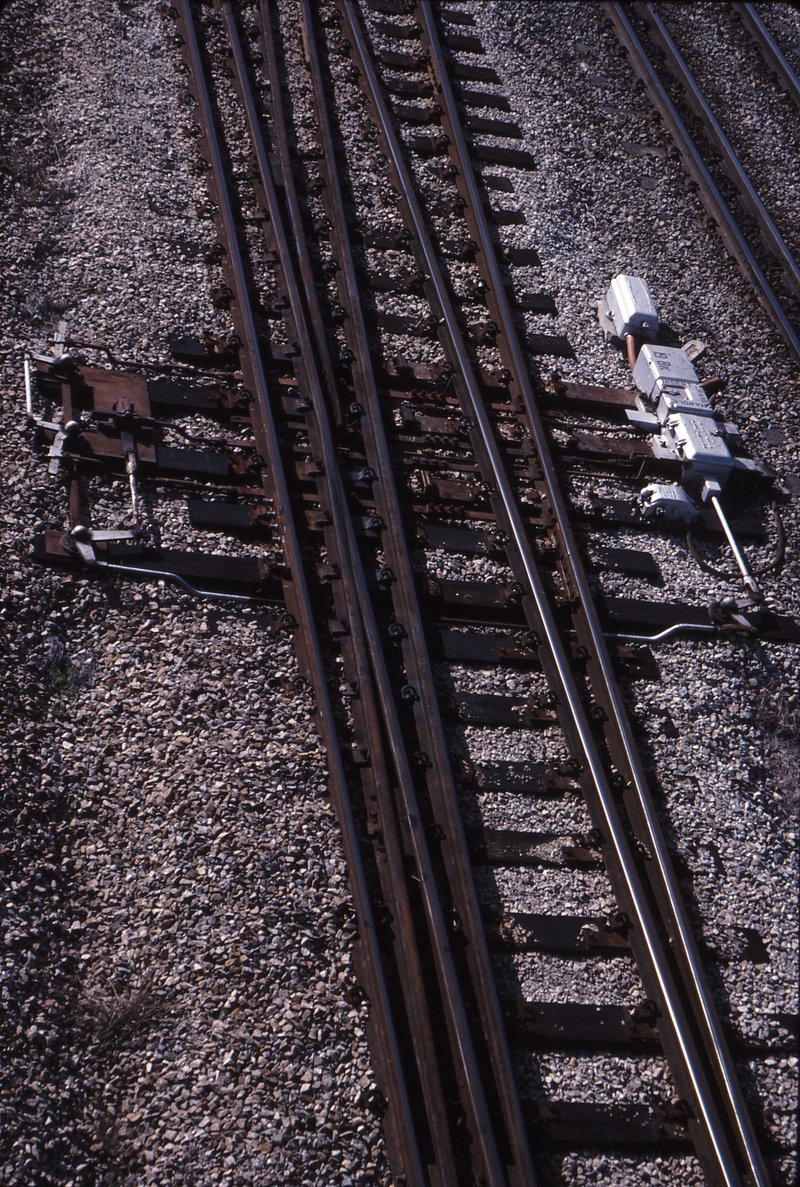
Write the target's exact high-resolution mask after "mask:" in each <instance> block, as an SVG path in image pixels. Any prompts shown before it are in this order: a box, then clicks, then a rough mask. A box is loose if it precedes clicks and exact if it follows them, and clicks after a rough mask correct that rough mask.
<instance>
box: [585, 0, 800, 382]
mask: <svg viewBox="0 0 800 1187" xmlns="http://www.w3.org/2000/svg"><path fill="white" fill-rule="evenodd" d="M605 8H606V11H607V12H608V14H609V17H610V18H611V20H612V22H613V24H614V27H615V29H616V32H617V36H618V38H619V40H620V43H621V44H622V45H623V46H624V47H625V49H626V50H627V51H628V54H629V57H630V61H631V65H632V66H633V69H634V70H635V72H636V74H637V75H638V76H639V78H640V79H641V80H642V82H643V83H644V86H645V90H646V91H647V94H648V95H649V97H650V101H651V102H652V104H653V106H654V107H655V108H656V109H657V110H658V111H659V113H660V114H661V118H662V119H663V121H664V125H665V127H666V129H667V131H668V132H669V134H670V136H671V137H672V139H673V141H674V142H675V145H676V146H677V149H678V152H679V153H680V156H681V161H682V162H683V166H684V168H685V170H686V172H687V173H688V174H689V176H690V177H691V178H692V180H693V181H694V182H695V183H696V184H697V187H698V193H699V196H700V200H701V202H702V203H703V205H704V206H705V208H706V210H707V211H708V214H709V215H710V217H711V218H712V219H713V220H714V222H715V223H716V225H717V227H718V228H719V233H720V237H721V239H722V242H723V243H724V244H725V247H726V249H727V250H728V252H729V253H730V254H731V256H732V257H733V258H734V259H735V260H736V263H737V264H738V266H739V271H740V272H741V273H742V275H743V276H744V278H745V280H746V281H747V282H748V284H749V285H750V286H751V288H752V289H753V291H754V292H755V294H756V296H757V297H758V299H759V301H760V302H761V304H762V306H763V307H764V309H765V310H766V312H767V314H768V315H769V318H770V320H771V321H772V323H773V324H774V326H775V327H776V329H777V330H778V331H779V333H780V334H781V337H782V338H783V339H784V341H785V342H786V345H787V346H788V348H789V352H790V354H791V355H792V357H793V358H794V359H795V361H796V362H800V337H798V334H797V332H796V330H795V328H794V326H793V325H792V323H791V322H790V321H789V319H788V317H787V316H786V311H785V310H784V308H783V306H782V305H781V303H780V301H779V300H778V297H777V296H776V294H775V292H774V290H773V288H772V286H771V285H770V283H769V281H768V280H767V278H766V276H765V275H764V272H763V271H762V268H761V265H760V264H759V262H758V260H757V259H756V257H755V255H754V253H753V250H752V248H751V247H750V244H749V243H748V242H747V240H746V239H745V237H744V235H743V234H742V232H741V230H740V229H739V225H738V223H737V222H736V219H735V218H734V216H733V214H732V213H731V210H730V208H729V206H728V204H727V203H726V201H725V199H724V198H723V197H722V194H721V193H720V191H719V189H718V187H717V184H716V182H715V181H714V179H713V177H712V176H711V174H710V173H709V171H708V169H707V167H706V165H705V162H704V161H703V158H702V156H701V155H700V152H699V150H698V148H697V145H696V144H695V142H694V140H693V139H692V137H691V136H690V135H689V132H688V130H687V128H686V125H685V124H684V122H683V120H682V119H681V117H680V115H679V114H678V111H677V108H676V107H675V104H674V103H673V102H672V100H671V99H670V97H669V95H668V94H667V91H666V89H665V87H664V84H663V83H662V82H661V79H660V78H659V77H658V74H657V73H656V70H655V68H654V66H653V64H652V62H651V61H650V59H649V58H648V56H647V54H646V53H645V51H644V48H643V46H642V43H641V42H640V41H639V38H638V37H637V36H636V33H635V31H634V29H633V27H632V25H631V23H630V21H629V20H628V18H627V16H626V15H625V11H624V9H623V7H622V4H620V3H607V4H606V5H605Z"/></svg>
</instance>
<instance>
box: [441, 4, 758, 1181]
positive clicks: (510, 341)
mask: <svg viewBox="0 0 800 1187" xmlns="http://www.w3.org/2000/svg"><path fill="white" fill-rule="evenodd" d="M419 7H420V9H421V15H423V20H424V28H425V31H426V32H427V36H428V39H430V46H431V52H432V56H433V59H434V65H436V69H437V74H438V76H439V81H440V83H442V88H443V90H442V94H443V97H444V100H445V104H444V106H445V109H446V112H449V113H451V115H452V119H451V121H450V123H451V128H452V133H453V142H455V148H456V152H457V160H458V165H459V169H461V172H462V177H463V179H464V183H465V185H466V189H468V191H469V195H470V198H469V205H470V208H471V212H472V216H474V218H475V223H476V228H477V229H478V231H480V240H478V242H480V245H481V247H482V252H483V260H484V264H485V266H487V269H488V274H489V277H490V292H491V298H493V301H494V303H495V309H496V311H497V313H499V316H500V318H501V322H500V324H501V325H502V328H503V330H504V335H503V339H504V343H506V344H507V345H508V350H509V362H510V364H512V366H510V369H512V374H513V375H514V379H515V381H516V385H518V388H519V392H520V395H521V396H522V400H523V404H525V408H526V413H527V417H528V423H529V425H531V430H532V437H533V440H534V444H535V446H536V451H538V455H539V458H538V459H539V464H540V466H541V470H542V476H544V480H545V483H546V489H547V495H548V499H550V501H551V506H552V509H553V513H554V515H555V520H557V523H558V526H559V532H560V535H561V542H563V548H564V553H565V559H566V560H567V564H569V570H570V575H571V578H572V580H573V582H574V588H576V590H577V594H578V597H579V602H580V610H582V615H583V618H584V622H585V626H586V628H588V631H589V637H590V640H591V646H592V647H593V652H595V658H596V662H597V666H598V667H599V673H601V677H602V684H603V688H604V692H605V696H607V699H608V703H609V705H610V707H611V711H612V723H614V729H615V732H616V734H617V736H618V740H620V742H621V743H622V748H623V750H624V756H626V760H627V764H628V770H629V774H630V777H631V785H633V791H635V795H636V800H637V807H639V811H640V812H641V817H642V820H643V823H645V825H646V827H647V837H646V843H647V845H648V846H649V849H650V852H652V855H653V861H652V862H648V863H647V869H648V874H649V875H650V882H652V884H653V888H654V890H655V891H656V893H659V897H660V899H661V901H662V902H664V899H665V897H666V906H667V910H666V918H665V923H666V926H667V929H668V932H669V934H671V938H672V941H673V947H674V950H675V954H677V957H678V959H679V964H680V965H681V966H682V969H684V971H685V973H687V976H685V977H684V985H685V989H686V990H687V994H688V997H690V1001H691V1002H692V1014H693V1015H694V1016H696V1018H697V1020H698V1021H699V1023H700V1028H701V1034H703V1039H704V1046H705V1048H706V1056H707V1058H709V1060H710V1061H713V1065H716V1066H715V1080H716V1081H717V1083H718V1084H719V1085H720V1086H722V1088H723V1098H724V1102H725V1106H726V1112H728V1115H729V1121H730V1122H731V1124H732V1126H734V1131H735V1135H736V1138H737V1144H738V1147H739V1150H741V1153H742V1155H743V1161H744V1164H745V1167H747V1168H748V1170H749V1173H750V1174H751V1175H753V1179H754V1181H755V1182H756V1183H758V1185H760V1187H767V1185H768V1182H769V1176H768V1174H767V1169H766V1166H764V1162H763V1157H762V1154H761V1150H760V1148H758V1143H757V1140H756V1136H755V1132H754V1129H753V1122H751V1119H750V1115H749V1111H748V1109H747V1104H745V1102H744V1098H743V1094H742V1088H741V1085H739V1083H738V1078H737V1075H736V1069H735V1066H734V1061H732V1058H731V1055H730V1052H729V1048H728V1043H726V1040H725V1036H724V1033H723V1029H722V1024H720V1021H719V1017H718V1014H717V1009H716V1005H715V1003H713V998H712V996H711V989H710V986H709V983H707V978H706V975H705V970H704V967H703V961H701V959H700V953H699V950H698V946H697V941H696V939H694V933H693V931H692V927H691V923H690V920H688V915H687V913H686V907H685V903H684V900H682V895H681V893H680V888H679V886H678V881H677V878H675V875H674V870H673V867H672V862H671V859H669V852H668V850H667V845H666V842H665V838H664V833H662V831H661V825H660V821H659V818H658V813H656V811H655V804H654V802H653V798H652V794H650V791H649V786H648V782H647V776H646V774H645V770H643V767H642V763H641V758H640V756H639V748H637V745H636V741H635V738H634V735H633V730H631V728H630V722H629V719H628V712H627V710H626V706H624V702H623V699H622V693H621V690H620V686H618V683H617V678H616V674H615V672H614V666H612V661H611V656H610V654H609V649H608V645H607V641H605V637H604V634H603V630H602V627H601V623H599V618H598V616H597V610H596V608H595V602H593V597H592V592H591V588H590V585H589V582H588V579H586V575H585V571H584V566H583V563H582V559H580V554H579V551H578V546H577V542H576V539H574V535H573V533H572V528H571V525H570V516H569V510H567V507H566V502H565V500H564V495H563V493H561V488H560V483H559V480H558V472H557V470H555V465H554V463H553V459H552V456H551V452H550V447H548V440H547V436H546V432H545V429H544V425H542V423H541V417H540V413H539V408H538V405H536V400H535V396H534V393H533V387H532V383H531V380H529V376H528V370H527V367H526V364H525V357H523V355H522V349H521V345H520V341H519V336H518V334H516V328H515V324H514V319H513V315H512V310H510V305H509V301H508V294H507V290H506V286H504V285H503V278H502V273H501V269H500V265H499V262H497V256H496V254H495V252H494V247H493V241H491V235H490V230H489V223H488V220H487V215H485V211H484V208H483V204H482V202H481V195H480V191H478V186H477V182H476V179H475V171H474V167H472V164H471V158H470V155H469V151H468V147H466V141H465V139H464V133H463V128H462V126H461V119H459V116H458V108H457V106H456V102H455V96H453V94H452V88H451V85H450V80H449V75H447V69H446V63H445V61H444V56H443V52H442V45H440V43H439V39H438V33H437V30H436V25H434V21H433V15H432V12H431V6H430V2H428V0H423V2H421V5H420V6H419ZM523 542H525V545H526V553H527V558H528V559H527V561H526V570H528V571H529V570H534V571H535V563H534V561H533V560H532V558H531V547H529V542H528V540H527V535H523ZM547 609H548V607H547ZM551 621H552V615H551ZM552 627H553V629H552V631H551V629H550V623H548V636H550V635H552V634H555V636H557V642H558V646H559V650H558V653H555V654H558V656H559V660H558V667H559V674H560V675H561V679H563V681H564V684H565V691H567V690H569V691H570V693H571V694H570V707H571V710H572V705H573V704H574V705H576V707H577V709H578V710H579V711H580V715H582V718H583V721H579V718H578V717H577V716H576V725H578V724H579V732H580V736H582V742H584V747H585V750H584V753H585V755H586V758H588V763H589V768H590V770H591V772H592V779H593V781H595V786H596V788H597V792H598V795H599V799H601V802H602V805H603V811H604V813H605V817H607V823H609V825H611V823H614V825H615V829H614V832H612V836H614V834H615V833H616V837H615V848H616V849H617V852H618V856H620V858H621V864H622V867H623V872H624V877H626V882H627V883H628V888H629V891H633V890H635V891H636V895H635V897H634V901H635V902H636V901H642V899H641V884H640V883H639V877H637V871H636V868H635V864H634V862H633V857H631V856H630V853H629V849H628V843H627V838H626V836H624V829H623V827H622V823H621V821H620V819H618V817H617V811H616V805H615V801H614V798H612V795H611V794H610V787H609V785H608V780H607V776H605V774H604V772H603V768H602V760H599V756H598V755H597V753H596V749H595V745H593V738H592V736H591V732H589V734H588V730H586V726H588V723H586V721H585V711H584V710H583V706H582V704H580V700H579V697H578V694H577V690H576V691H574V692H572V691H571V690H570V685H571V684H573V678H572V673H571V669H570V667H569V661H567V659H566V654H565V652H564V649H563V645H561V643H560V639H558V628H557V627H555V623H554V622H553V623H552ZM584 740H585V741H584ZM589 760H591V761H589ZM650 871H653V872H650ZM655 872H658V884H656V878H655V877H653V874H655ZM662 910H664V907H662ZM642 923H643V926H642V933H643V938H645V940H646V944H647V947H648V951H649V954H650V959H652V960H653V969H654V971H655V972H656V976H658V978H659V983H660V985H661V990H662V992H664V991H668V992H665V1003H666V1005H667V1008H668V1011H669V1016H671V1021H672V1027H673V1033H674V1036H675V1040H677V1042H678V1045H679V1047H680V1048H681V1050H682V1055H684V1059H685V1061H686V1071H687V1072H688V1075H690V1079H691V1081H692V1085H693V1087H694V1091H696V1092H697V1093H698V1104H699V1106H700V1110H701V1112H703V1115H704V1118H705V1123H706V1126H707V1129H709V1136H710V1140H711V1144H712V1147H713V1149H715V1151H716V1154H717V1157H718V1160H719V1169H720V1173H722V1174H723V1175H724V1176H725V1180H726V1181H730V1182H737V1181H739V1173H738V1169H737V1168H736V1164H735V1160H734V1159H732V1157H731V1153H730V1150H729V1148H728V1147H729V1142H728V1137H726V1135H725V1134H724V1131H720V1126H719V1124H718V1118H717V1109H716V1105H715V1102H713V1100H712V1099H711V1098H710V1096H709V1092H707V1080H706V1075H705V1068H704V1067H703V1062H701V1059H699V1058H698V1053H697V1052H696V1050H694V1045H693V1042H692V1041H691V1039H690V1036H688V1034H687V1030H686V1024H685V1021H684V1020H682V1005H681V1003H680V1001H679V999H678V997H677V995H675V990H674V986H673V984H672V978H671V977H669V976H668V967H667V960H666V959H665V956H664V953H662V948H661V940H660V938H659V935H658V932H656V931H655V929H654V927H653V920H652V916H650V914H649V909H648V910H647V912H646V913H645V915H643V916H642ZM681 1023H682V1024H681Z"/></svg>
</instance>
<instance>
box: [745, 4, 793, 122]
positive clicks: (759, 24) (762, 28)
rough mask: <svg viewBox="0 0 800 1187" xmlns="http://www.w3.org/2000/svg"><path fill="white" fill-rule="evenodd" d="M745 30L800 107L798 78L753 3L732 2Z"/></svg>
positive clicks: (788, 93)
mask: <svg viewBox="0 0 800 1187" xmlns="http://www.w3.org/2000/svg"><path fill="white" fill-rule="evenodd" d="M731 8H732V9H733V11H734V13H736V14H738V16H739V17H740V19H741V22H742V24H743V25H744V27H745V29H747V32H748V33H749V34H750V36H751V37H752V38H753V40H754V41H755V43H756V45H757V46H758V50H759V53H760V54H761V56H762V58H763V59H764V61H765V62H766V64H767V66H768V67H769V68H770V70H772V71H774V73H775V76H776V77H777V78H778V80H779V81H780V83H781V85H782V86H783V88H784V90H785V91H786V93H787V95H791V97H792V99H793V100H794V103H795V106H796V107H797V108H798V109H800V78H798V77H797V75H796V74H795V72H794V70H793V69H792V67H791V66H790V65H789V63H788V62H787V61H786V58H785V57H784V55H783V53H782V52H781V50H780V48H779V46H778V45H777V44H776V42H775V40H774V38H773V36H772V34H771V33H770V31H769V29H768V28H767V26H766V25H765V24H764V22H763V21H762V19H761V17H760V16H759V15H758V13H757V12H756V6H755V4H738V3H737V4H732V5H731Z"/></svg>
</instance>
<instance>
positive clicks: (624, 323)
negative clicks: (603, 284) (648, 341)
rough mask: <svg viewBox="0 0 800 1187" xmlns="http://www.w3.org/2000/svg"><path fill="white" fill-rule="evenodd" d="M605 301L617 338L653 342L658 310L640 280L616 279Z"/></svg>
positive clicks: (645, 282)
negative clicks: (632, 338)
mask: <svg viewBox="0 0 800 1187" xmlns="http://www.w3.org/2000/svg"><path fill="white" fill-rule="evenodd" d="M606 300H607V301H608V308H609V312H610V314H611V317H612V319H613V321H614V329H615V330H616V331H617V334H618V335H619V337H620V338H624V337H625V336H626V335H627V334H636V335H638V336H639V337H641V338H655V336H656V334H657V333H658V324H659V323H658V310H657V309H656V306H655V302H654V301H653V298H652V296H651V295H650V289H649V288H648V286H647V281H646V280H642V278H641V277H640V276H624V275H622V274H620V275H619V276H615V277H614V279H613V280H612V281H611V287H610V288H609V290H608V293H607V294H606Z"/></svg>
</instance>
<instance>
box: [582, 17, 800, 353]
mask: <svg viewBox="0 0 800 1187" xmlns="http://www.w3.org/2000/svg"><path fill="white" fill-rule="evenodd" d="M626 7H627V8H628V9H630V10H631V11H632V13H633V14H635V16H636V17H638V18H639V20H640V22H643V24H644V25H645V27H646V28H647V29H648V31H649V34H650V36H651V37H652V39H653V42H654V43H655V45H656V46H657V47H658V49H659V50H660V52H661V53H662V54H663V61H664V65H665V67H666V69H667V70H668V71H669V73H670V74H671V75H672V76H673V77H674V78H675V79H676V81H677V82H678V83H679V85H680V87H681V89H682V90H683V92H684V95H685V97H686V101H687V103H688V104H689V106H690V107H691V109H692V110H693V111H694V112H695V114H696V115H697V116H698V117H699V118H700V120H701V122H702V125H703V129H704V132H705V135H706V137H707V139H708V141H709V142H710V143H711V144H712V145H713V146H714V147H715V148H716V150H717V151H718V152H719V155H720V160H721V165H722V170H723V172H724V174H725V177H726V178H727V179H728V181H730V182H731V183H732V184H733V186H734V187H735V189H736V193H737V195H738V201H739V203H740V205H741V206H742V208H743V209H744V210H745V211H746V212H747V213H748V214H750V215H751V217H752V218H753V219H754V220H755V223H756V225H757V227H758V231H759V234H760V236H761V241H762V244H763V247H764V249H765V250H766V252H767V253H769V254H770V255H771V256H772V257H773V258H774V259H775V261H776V262H777V264H778V267H779V270H780V276H781V280H782V283H783V285H784V287H785V289H786V291H787V293H788V294H789V295H790V296H791V297H793V298H794V300H795V309H796V308H797V304H796V302H797V301H798V299H800V265H798V262H797V260H796V259H795V257H794V255H793V253H792V251H791V250H790V248H789V247H788V245H787V243H786V241H785V239H784V237H783V236H782V234H781V232H780V231H779V230H778V227H777V226H776V224H775V221H774V219H773V218H772V216H771V214H770V213H769V211H768V210H767V207H766V206H765V204H764V202H763V200H762V198H761V196H760V195H759V193H758V190H757V189H756V187H755V185H754V184H753V181H752V179H751V178H750V176H749V174H748V172H747V170H746V169H745V167H744V165H743V164H742V162H741V160H740V159H739V157H738V156H737V154H736V151H735V150H734V148H733V145H732V144H731V142H730V140H729V139H728V137H727V136H726V134H725V132H724V131H723V129H722V126H721V124H720V122H719V120H718V119H717V117H716V116H715V114H714V112H713V111H712V109H711V106H710V105H709V103H708V100H707V99H706V97H705V95H704V94H703V92H702V90H701V88H700V86H699V85H698V83H697V80H696V79H695V77H694V75H693V74H692V72H691V70H690V69H689V66H688V65H687V63H686V61H685V59H684V58H683V56H682V54H681V53H680V50H679V49H678V47H677V46H676V44H675V42H674V40H673V39H672V37H671V36H670V33H669V30H668V28H667V26H666V24H665V23H664V21H663V20H662V18H661V16H660V15H659V13H658V10H657V7H656V5H655V4H652V3H643V2H641V0H637V3H635V4H632V5H627V6H625V5H623V4H620V3H610V4H606V5H605V8H606V11H607V12H608V15H609V17H610V19H611V21H612V22H613V24H614V27H615V30H616V33H617V36H618V38H619V40H620V44H621V45H622V46H623V47H624V49H625V50H626V51H627V53H628V54H629V56H630V61H631V65H632V66H633V69H634V70H635V71H636V74H637V75H638V76H639V78H640V79H641V81H642V83H643V84H644V88H645V90H646V92H647V95H648V97H649V98H650V101H651V102H652V103H653V106H654V107H655V108H656V110H657V111H658V112H659V113H660V115H661V118H662V119H663V121H664V127H665V128H666V130H667V131H668V132H669V134H670V136H671V137H672V140H673V142H674V144H675V146H676V148H677V150H678V154H679V156H680V160H681V163H682V165H683V167H684V168H685V170H686V172H687V174H688V175H689V177H690V178H691V179H692V181H693V182H694V184H695V185H696V186H697V192H698V195H699V197H700V200H701V201H702V203H703V205H704V206H705V208H706V211H707V212H708V215H709V217H710V219H711V220H712V222H713V224H714V225H715V226H716V227H717V229H718V231H719V234H720V237H721V239H722V242H723V243H724V244H725V247H726V249H727V251H728V252H729V253H730V255H731V256H732V258H733V259H734V260H735V261H736V263H737V265H738V267H739V270H740V272H741V273H742V275H743V276H744V278H745V280H746V281H747V282H748V283H749V284H750V286H751V288H752V289H753V291H754V292H755V294H756V296H757V298H758V300H759V301H760V303H761V305H762V306H763V308H764V309H765V310H766V312H767V314H768V315H769V317H770V320H771V321H772V323H773V324H774V326H775V327H776V329H777V330H778V332H779V333H780V335H781V336H782V338H783V339H784V341H785V342H786V345H787V346H788V348H789V352H790V353H791V355H792V357H793V358H794V360H795V361H796V362H800V337H799V336H798V327H797V319H796V317H795V319H794V321H793V320H792V319H791V318H790V317H789V315H788V314H787V312H786V309H785V307H784V303H783V302H782V301H781V299H780V297H779V296H778V294H776V292H775V290H774V288H773V286H772V285H771V284H770V282H769V280H768V279H767V276H766V275H765V272H764V268H763V256H762V258H761V260H760V259H759V255H760V253H759V251H758V246H757V245H756V244H754V243H752V242H751V241H750V240H748V238H747V237H746V235H745V234H744V233H743V231H742V230H741V228H740V226H739V222H738V221H737V219H736V216H735V214H734V212H733V211H732V210H731V207H730V206H729V204H728V203H727V202H726V201H725V198H724V197H723V196H722V193H721V192H720V189H719V186H718V185H717V182H716V181H715V180H714V178H713V177H712V174H711V172H710V170H709V168H708V166H707V164H706V162H705V160H704V159H703V154H702V152H701V150H700V147H699V146H698V144H697V142H696V141H695V139H693V137H692V136H691V134H690V132H689V130H688V129H687V127H686V124H685V122H684V120H683V119H682V118H681V115H680V114H679V112H678V109H677V107H676V106H675V103H674V102H673V101H672V99H671V98H670V96H669V93H668V91H667V89H666V87H665V86H664V83H663V82H662V80H661V78H660V77H659V73H658V70H657V68H656V65H655V64H654V63H653V61H652V60H651V57H650V56H648V54H647V52H646V50H645V48H644V46H643V45H642V42H641V40H640V38H639V37H638V35H637V33H636V30H635V28H634V26H633V24H632V23H631V21H630V20H629V18H628V15H627V13H626ZM730 8H731V9H732V10H733V13H734V14H735V16H737V17H738V18H739V19H740V20H741V22H742V24H743V25H744V27H745V28H746V29H747V31H748V33H749V34H750V36H751V37H752V39H753V41H754V42H755V44H756V46H757V48H758V50H759V52H760V54H761V56H762V58H763V59H764V62H765V63H766V65H767V67H768V68H769V69H770V71H771V72H773V74H774V76H775V78H776V80H777V81H778V82H779V83H780V85H781V86H782V87H783V88H784V90H785V92H786V93H787V94H788V95H789V96H790V97H791V99H792V101H793V102H794V103H795V104H796V105H797V107H798V109H800V79H798V77H797V74H796V73H795V72H794V70H793V69H792V67H791V65H790V64H789V62H788V61H787V60H786V58H785V57H784V55H783V53H782V52H781V50H780V48H779V47H778V45H777V44H776V43H775V41H774V39H773V38H772V37H771V36H770V33H769V31H768V29H767V28H766V26H765V24H764V22H763V21H762V20H761V18H760V16H759V15H758V13H757V12H756V9H755V6H754V5H752V4H732V5H731V6H730Z"/></svg>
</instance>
